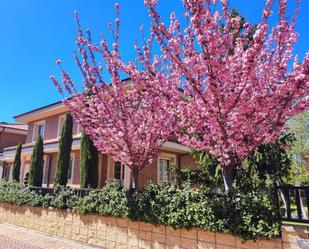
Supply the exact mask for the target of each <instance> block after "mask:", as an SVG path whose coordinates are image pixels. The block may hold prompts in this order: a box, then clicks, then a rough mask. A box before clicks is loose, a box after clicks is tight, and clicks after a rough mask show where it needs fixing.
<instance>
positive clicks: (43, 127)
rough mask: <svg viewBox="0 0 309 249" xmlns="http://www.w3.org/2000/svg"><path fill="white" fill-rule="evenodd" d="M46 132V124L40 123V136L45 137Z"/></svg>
mask: <svg viewBox="0 0 309 249" xmlns="http://www.w3.org/2000/svg"><path fill="white" fill-rule="evenodd" d="M44 133H45V125H44V124H40V125H39V126H38V136H41V137H42V138H44Z"/></svg>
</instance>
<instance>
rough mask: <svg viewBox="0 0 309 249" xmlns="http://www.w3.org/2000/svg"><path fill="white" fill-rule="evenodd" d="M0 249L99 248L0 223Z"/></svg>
mask: <svg viewBox="0 0 309 249" xmlns="http://www.w3.org/2000/svg"><path fill="white" fill-rule="evenodd" d="M0 249H99V247H93V246H89V245H83V244H81V243H78V242H75V241H72V240H67V239H62V238H57V237H51V236H48V235H45V234H42V233H38V232H35V231H32V230H29V229H25V228H22V227H16V226H13V225H9V224H4V223H0Z"/></svg>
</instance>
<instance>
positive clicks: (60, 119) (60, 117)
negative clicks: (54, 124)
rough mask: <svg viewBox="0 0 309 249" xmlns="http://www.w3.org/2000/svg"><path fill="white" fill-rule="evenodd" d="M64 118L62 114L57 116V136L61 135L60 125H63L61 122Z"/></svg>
mask: <svg viewBox="0 0 309 249" xmlns="http://www.w3.org/2000/svg"><path fill="white" fill-rule="evenodd" d="M64 118H65V116H64V115H61V116H59V120H58V133H57V137H60V136H61V132H62V127H63V124H64Z"/></svg>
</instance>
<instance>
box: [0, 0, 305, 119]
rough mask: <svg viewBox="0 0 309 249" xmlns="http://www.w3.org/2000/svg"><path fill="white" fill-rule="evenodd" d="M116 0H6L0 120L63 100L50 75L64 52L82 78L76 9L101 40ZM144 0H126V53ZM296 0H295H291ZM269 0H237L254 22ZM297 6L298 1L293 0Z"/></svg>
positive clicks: (164, 5) (1, 1) (0, 9)
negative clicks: (75, 55)
mask: <svg viewBox="0 0 309 249" xmlns="http://www.w3.org/2000/svg"><path fill="white" fill-rule="evenodd" d="M115 2H116V1H115V0H0V32H1V36H0V47H1V59H0V92H1V97H0V121H8V122H11V121H13V118H12V117H13V116H14V115H17V114H20V113H23V112H26V111H29V110H32V109H34V108H37V107H40V106H42V105H46V104H50V103H52V102H54V101H58V100H60V99H61V98H60V96H59V94H58V92H57V91H56V89H55V87H54V86H53V85H52V83H51V82H50V80H49V76H50V75H51V74H53V75H56V76H59V69H58V67H57V66H56V65H55V60H56V59H58V58H60V59H61V60H62V62H63V65H64V67H65V69H66V70H67V71H68V72H70V73H71V74H72V76H73V78H74V79H76V80H78V79H80V76H79V72H78V71H77V68H76V66H75V64H74V61H73V57H72V53H73V51H74V50H75V49H76V47H75V43H74V38H75V35H76V25H75V22H74V20H73V11H74V10H78V12H79V15H80V19H81V22H82V25H83V27H84V28H88V27H89V28H91V30H92V33H93V34H94V36H95V38H96V40H98V41H99V37H100V33H101V32H102V31H103V32H104V33H106V35H107V30H108V29H107V24H108V23H109V22H110V21H112V20H113V19H114V7H113V6H114V3H115ZM143 2H144V1H143V0H120V1H119V3H120V6H121V14H120V17H121V43H120V46H121V51H122V55H123V57H124V58H125V59H129V58H133V56H135V53H134V50H133V49H132V48H133V46H132V45H133V43H134V41H135V40H137V39H139V38H140V31H139V27H140V25H141V24H145V26H146V27H147V25H148V23H149V19H148V16H147V10H146V9H145V7H144V5H143ZM288 2H289V3H290V2H294V0H288ZM159 3H160V6H159V7H160V8H159V10H160V11H161V13H162V14H163V16H165V17H166V18H168V16H169V13H170V12H171V11H172V10H175V12H176V13H179V14H180V13H182V12H181V11H182V8H181V5H180V0H159ZM263 4H264V1H263V0H232V1H231V6H235V7H236V8H237V9H238V11H239V12H240V13H241V15H243V16H245V17H246V19H247V20H249V21H250V22H253V23H255V22H258V21H259V20H260V15H261V11H262V8H263ZM290 5H291V6H293V4H290ZM308 11H309V1H308V0H302V2H301V12H300V15H299V17H298V23H297V31H298V32H299V33H300V37H299V41H298V44H297V46H296V53H298V54H300V55H301V56H303V55H304V53H305V52H306V51H307V50H308V41H309V29H308V25H309V15H308Z"/></svg>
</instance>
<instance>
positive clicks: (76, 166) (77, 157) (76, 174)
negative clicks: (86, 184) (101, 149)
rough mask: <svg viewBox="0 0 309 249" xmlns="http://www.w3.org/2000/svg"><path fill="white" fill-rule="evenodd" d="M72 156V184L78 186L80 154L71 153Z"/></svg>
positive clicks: (76, 152)
mask: <svg viewBox="0 0 309 249" xmlns="http://www.w3.org/2000/svg"><path fill="white" fill-rule="evenodd" d="M72 154H74V167H73V181H72V184H74V185H79V184H80V153H79V151H73V152H72Z"/></svg>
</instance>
